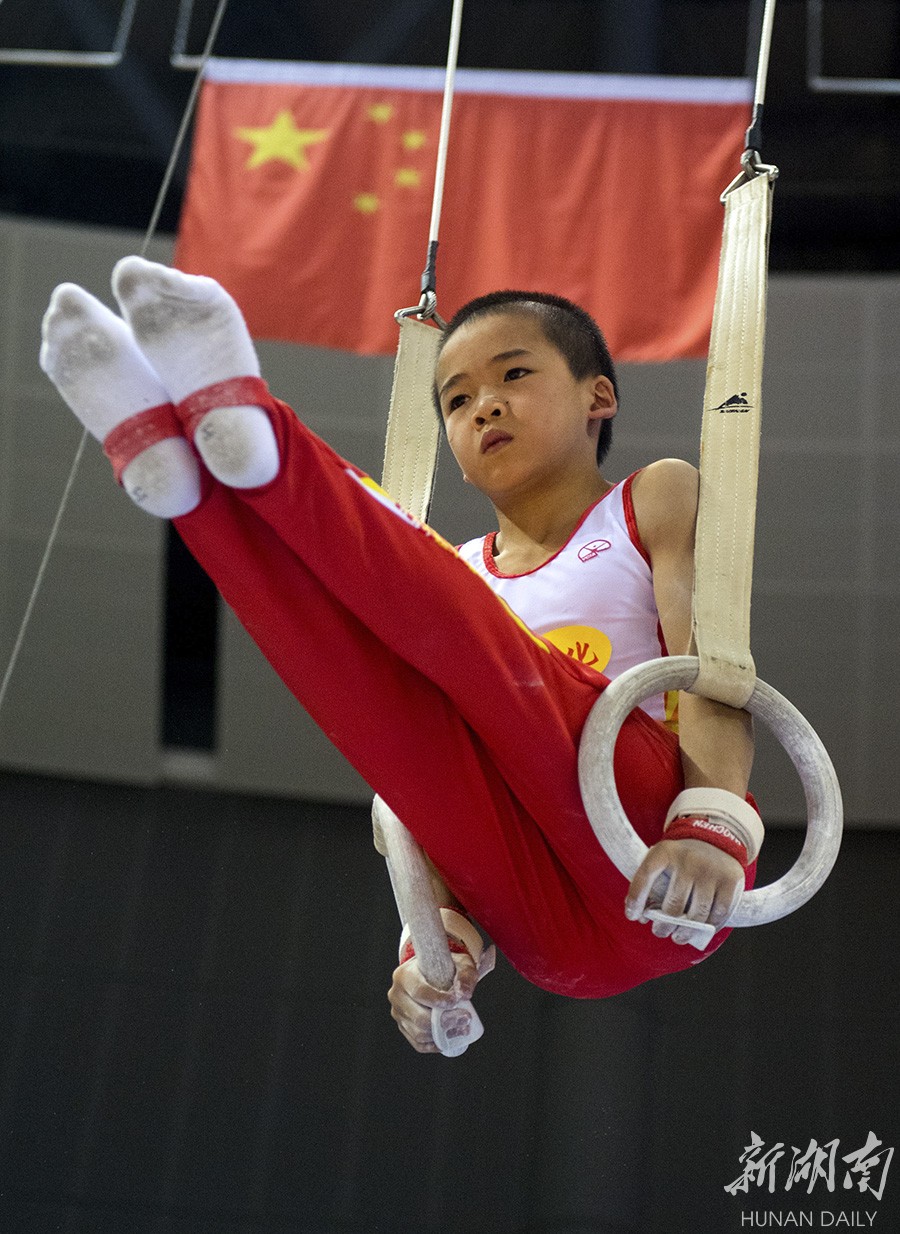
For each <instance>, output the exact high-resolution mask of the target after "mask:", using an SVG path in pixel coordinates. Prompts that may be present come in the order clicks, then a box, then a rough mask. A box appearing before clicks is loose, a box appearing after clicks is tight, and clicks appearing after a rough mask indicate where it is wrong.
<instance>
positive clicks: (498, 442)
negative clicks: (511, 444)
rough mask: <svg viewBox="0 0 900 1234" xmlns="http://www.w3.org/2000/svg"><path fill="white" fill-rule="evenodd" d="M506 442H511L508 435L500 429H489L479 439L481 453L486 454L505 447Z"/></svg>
mask: <svg viewBox="0 0 900 1234" xmlns="http://www.w3.org/2000/svg"><path fill="white" fill-rule="evenodd" d="M508 441H512V437H511V436H510V435H509V433H504V431H503V429H501V428H489V429H488V431H487V432H486V433H485V434H484V436H483V437H482V439H481V453H482V454H487V453H488V452H489V451H491V450H496V449H498V448H499V447H500V446H502V445H505V444H506V443H507V442H508Z"/></svg>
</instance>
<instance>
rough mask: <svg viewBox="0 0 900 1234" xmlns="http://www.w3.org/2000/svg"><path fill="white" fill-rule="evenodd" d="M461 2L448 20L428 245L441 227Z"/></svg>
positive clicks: (461, 0) (433, 241)
mask: <svg viewBox="0 0 900 1234" xmlns="http://www.w3.org/2000/svg"><path fill="white" fill-rule="evenodd" d="M462 11H463V0H453V13H452V16H451V18H450V47H449V49H448V52H447V72H446V76H445V78H444V102H443V108H442V111H441V128H440V136H439V138H438V152H437V166H436V168H435V173H434V199H433V201H432V205H431V227H430V229H429V232H428V242H429V244H430V245H431V244H436V243H437V239H438V232H439V230H440V225H441V207H442V205H443V200H444V176H445V173H446V170H447V150H448V148H449V145H450V117H451V115H452V112H453V92H454V87H455V84H456V66H457V62H458V60H459V34H460V30H461V29H462Z"/></svg>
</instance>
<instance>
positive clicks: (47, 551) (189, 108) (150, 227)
mask: <svg viewBox="0 0 900 1234" xmlns="http://www.w3.org/2000/svg"><path fill="white" fill-rule="evenodd" d="M227 7H228V0H219V3H218V7H217V8H216V12H215V14H214V16H213V20H212V25H211V26H210V28H209V34H208V36H207V39H206V46H205V47H204V49H203V54H202V55H201V57H200V64H199V66H198V68H197V72H196V74H195V76H194V82H193V86H192V87H191V92H190V95H189V96H188V100H187V103H186V104H185V108H184V112H183V114H182V117H181V124H180V126H179V129H178V132H177V134H176V136H175V142H174V145H173V146H172V153H171V155H170V156H169V162H168V165H167V167H166V170H165V172H164V174H163V178H162V183H161V184H160V188H159V192H158V193H157V195H156V202H155V204H154V206H153V211H152V213H151V215H150V222H149V223H148V224H147V230H146V233H145V235H144V240H143V243H142V245H141V248H140V256H141V257H144V256H145V255H146V253H147V249H148V248H149V246H150V242H151V240H152V239H153V237H154V235H155V233H156V228H157V225H158V223H159V217H160V214H161V213H162V208H163V204H164V202H165V199H166V196H167V194H168V191H169V186H170V185H171V182H172V177H173V175H174V174H175V167H176V166H177V163H178V159H179V157H180V156H181V151H182V149H183V147H184V142H185V139H186V137H187V133H188V129H189V127H190V122H191V120H192V118H193V115H194V111H195V110H196V106H197V99H198V97H199V94H200V86H201V85H202V83H203V75H204V71H205V69H206V65H207V61H208V60H209V58H210V56H211V55H212V51H213V47H214V45H215V41H216V37H217V35H218V33H219V27H220V26H221V24H222V18H223V17H224V16H225V10H226V8H227ZM89 436H90V434H89V433H88V430H87V429H85V430H84V432H83V433H82V434H81V440H80V441H79V443H78V446H77V448H76V450H75V457H74V459H73V461H72V467H71V470H70V471H69V476H68V479H67V480H66V484H65V488H64V489H63V495H62V497H61V499H60V502H59V506H58V508H57V511H56V516H55V518H54V520H53V525H52V527H51V529H50V535H49V537H48V539H47V544H46V547H45V548H44V553H43V556H42V558H41V563H40V565H39V566H38V571H37V575H36V577H35V580H34V586H33V587H32V589H31V595H30V596H29V598H28V603H27V605H26V607H25V613H24V615H23V617H22V621H21V623H20V625H19V630H18V633H17V635H16V638H15V642H14V644H13V649H12V652H11V653H10V657H9V663H8V664H7V666H6V671H5V673H4V675H3V681H2V683H0V711H2V709H3V704H4V702H5V701H6V695H7V692H8V690H9V683H10V681H11V680H12V676H13V673H14V671H15V667H16V664H17V663H18V660H19V653H20V652H21V650H22V644H23V643H24V641H25V632H26V630H27V629H28V626H29V624H30V622H31V616H32V613H33V612H34V607H35V604H36V603H37V598H38V595H39V593H40V591H41V588H42V586H43V583H44V577H45V575H46V573H47V566H48V564H49V562H50V555H51V553H52V552H53V548H54V546H55V544H56V541H57V538H58V536H59V528H60V525H61V523H62V519H63V515H64V514H65V511H66V509H67V507H68V504H69V498H70V496H71V493H72V488H73V486H74V484H75V478H76V476H77V475H78V471H79V468H80V467H81V460H82V457H83V455H84V450H85V446H86V445H87V441H88V437H89Z"/></svg>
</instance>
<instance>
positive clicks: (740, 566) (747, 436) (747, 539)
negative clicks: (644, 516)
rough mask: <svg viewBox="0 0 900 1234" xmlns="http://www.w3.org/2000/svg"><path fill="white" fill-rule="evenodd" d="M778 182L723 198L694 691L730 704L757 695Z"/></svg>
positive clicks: (761, 178)
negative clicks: (759, 547) (765, 388)
mask: <svg viewBox="0 0 900 1234" xmlns="http://www.w3.org/2000/svg"><path fill="white" fill-rule="evenodd" d="M771 202H772V176H771V175H769V174H761V175H757V176H755V177H754V178H753V179H751V180H749V181H748V182H747V183H744V184H741V185H740V186H739V187H737V188H734V189H732V190H731V191H730V192H729V193H728V194H727V196H726V197H725V229H724V234H723V238H722V255H721V260H720V263H719V285H718V291H717V294H716V304H715V310H714V313H713V325H712V335H711V338H710V349H709V363H708V367H707V377H706V394H705V397H704V407H703V427H702V431H701V438H700V503H699V508H698V513H697V536H696V546H695V550H694V598H693V629H692V646H691V651H692V654H695V655H697V656H698V657H699V660H700V672H699V673H698V675H697V680H696V682H695V683H694V686H693V687H692V692H693V693H695V694H702V695H705V696H706V697H707V698H713V699H716V700H718V701H719V702H722V703H727V704H729V705H730V706H732V707H743V706H745V705H746V703H747V700H748V699H749V698H750V695H751V694H752V693H753V687H754V684H755V682H756V668H755V666H754V663H753V657H752V655H751V654H750V588H751V582H752V577H753V545H754V533H755V521H756V492H757V477H758V472H759V439H760V430H761V426H762V368H763V340H764V335H765V318H766V286H767V273H766V270H767V257H768V240H769V227H770V222H771V209H772V206H771Z"/></svg>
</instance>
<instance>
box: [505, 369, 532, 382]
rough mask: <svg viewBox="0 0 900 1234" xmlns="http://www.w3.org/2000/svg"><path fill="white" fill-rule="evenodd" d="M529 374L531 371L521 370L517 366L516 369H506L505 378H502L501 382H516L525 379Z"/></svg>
mask: <svg viewBox="0 0 900 1234" xmlns="http://www.w3.org/2000/svg"><path fill="white" fill-rule="evenodd" d="M530 372H531V369H528V368H522V367H521V366H517V367H516V368H511V369H507V370H506V376H505V377H504V378H503V380H504V381H517V380H518V379H519V378H520V377H527V376H528V374H529V373H530Z"/></svg>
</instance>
